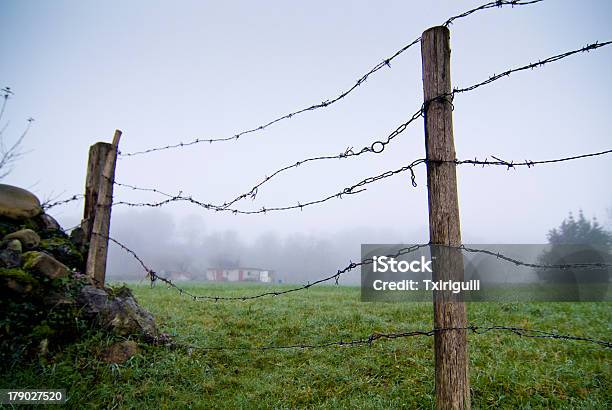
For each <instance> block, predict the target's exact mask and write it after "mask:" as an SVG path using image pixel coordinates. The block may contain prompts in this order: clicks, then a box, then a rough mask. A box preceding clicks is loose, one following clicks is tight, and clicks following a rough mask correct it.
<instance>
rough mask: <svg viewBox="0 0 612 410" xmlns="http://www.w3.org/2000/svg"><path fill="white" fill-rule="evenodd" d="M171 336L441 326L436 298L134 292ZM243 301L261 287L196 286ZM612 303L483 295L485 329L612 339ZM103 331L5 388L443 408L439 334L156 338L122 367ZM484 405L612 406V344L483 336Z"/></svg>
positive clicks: (92, 400) (241, 402)
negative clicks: (435, 318) (335, 343)
mask: <svg viewBox="0 0 612 410" xmlns="http://www.w3.org/2000/svg"><path fill="white" fill-rule="evenodd" d="M133 288H134V290H135V293H136V295H137V297H138V299H139V300H140V301H141V303H142V304H143V305H144V306H145V307H146V308H147V309H150V311H151V312H152V313H154V314H155V315H156V317H157V318H158V322H159V324H160V327H161V329H162V330H163V331H165V332H168V333H170V334H171V335H173V337H174V338H175V339H176V340H177V341H180V342H186V343H193V344H197V345H201V346H243V347H249V346H261V345H267V344H292V343H297V344H300V343H321V342H325V341H330V340H339V339H345V340H348V339H350V338H356V337H357V338H358V337H364V336H367V335H369V334H370V333H372V332H400V331H406V330H413V329H430V328H431V327H432V320H431V317H432V308H431V304H428V303H405V304H400V303H362V302H360V301H359V290H358V289H356V288H344V287H324V286H322V287H315V288H311V289H309V290H308V291H303V292H298V293H295V294H290V295H286V296H282V297H276V298H267V299H259V300H255V301H250V302H193V301H191V300H189V299H188V298H185V297H180V296H179V295H178V294H177V293H176V292H174V291H172V290H168V289H166V288H164V287H156V288H154V289H150V288H148V287H145V286H133ZM189 288H190V290H192V291H194V292H197V293H212V294H219V295H225V296H229V295H241V294H245V293H255V292H257V291H260V290H261V288H258V287H256V286H255V285H252V286H244V285H241V286H229V285H225V286H223V285H199V286H190V287H189ZM611 307H612V305H611V304H610V303H523V304H499V303H472V304H470V305H469V308H468V311H469V320H470V322H472V323H474V324H479V325H490V324H501V325H515V326H521V327H531V328H537V329H542V330H549V331H556V332H559V333H568V334H574V335H582V336H593V337H596V338H601V339H606V340H610V339H612V330H611V324H612V309H610V308H611ZM110 342H111V341H109V340H107V339H104V338H101V337H94V338H92V339H90V340H87V341H85V342H82V343H80V344H76V345H73V346H72V347H70V348H69V349H67V350H66V351H65V352H64V353H62V354H61V355H59V356H57V357H56V358H55V359H53V360H52V361H49V362H46V363H36V364H33V365H30V366H27V367H26V366H22V367H21V368H19V369H13V370H12V371H11V372H10V373H9V374H5V375H3V376H0V388H8V387H10V388H17V387H20V388H40V387H42V386H45V387H47V388H66V389H67V392H68V395H69V396H70V401H69V403H68V406H69V407H71V408H82V407H99V408H139V409H142V408H185V407H192V408H211V407H212V408H279V409H282V408H296V407H298V408H304V407H308V408H312V407H315V408H360V409H367V408H432V407H433V404H434V403H433V396H434V384H433V377H434V370H433V369H434V368H433V350H432V349H433V347H432V343H433V340H432V338H429V337H422V336H419V337H411V338H406V339H399V340H391V341H378V342H375V343H374V344H373V345H372V346H364V347H350V348H347V347H332V348H327V349H319V350H299V349H291V350H284V351H212V352H211V351H209V352H206V351H199V350H197V349H196V350H193V351H189V350H187V349H177V350H170V349H168V348H165V347H155V346H144V347H143V348H142V351H141V353H140V354H139V355H137V356H135V357H133V358H132V359H130V360H129V361H128V362H127V363H125V364H123V365H109V364H106V363H104V362H103V361H101V360H100V359H99V358H98V354H99V352H100V351H101V350H102V349H103V348H104V347H105V346H107V345H108V344H109V343H110ZM469 342H470V359H471V368H470V375H471V385H472V400H473V407H474V408H588V409H591V408H602V409H603V408H610V406H611V403H612V388H611V387H612V386H611V385H610V375H611V369H610V363H611V359H612V351H611V350H610V349H608V350H606V349H604V348H602V347H599V346H596V345H592V344H588V343H584V342H572V341H568V342H564V341H557V340H545V339H527V338H521V337H518V336H515V335H512V334H508V333H499V332H497V333H487V334H482V335H470V336H469Z"/></svg>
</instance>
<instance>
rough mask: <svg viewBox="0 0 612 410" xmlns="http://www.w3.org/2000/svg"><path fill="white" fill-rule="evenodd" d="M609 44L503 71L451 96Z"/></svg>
mask: <svg viewBox="0 0 612 410" xmlns="http://www.w3.org/2000/svg"><path fill="white" fill-rule="evenodd" d="M610 44H612V41H604V42H601V43H600V42H598V41H596V42H595V43H591V44H587V45H586V46H584V47H582V48H579V49H576V50H572V51H568V52H565V53H562V54H557V55H555V56H552V57H548V58H545V59H544V60H540V61H538V62H536V63H530V64H527V65H524V66H521V67H516V68H512V69H510V70H507V71H504V72H503V73H501V74H494V75H492V76H490V77H489V78H488V79H486V80H484V81H481V82H479V83H476V84H473V85H471V86H469V87H465V88H460V87H456V88H454V89H453V91H452V92H451V95H452V96H454V95H456V94H460V93H465V92H469V91H473V90H475V89H477V88H479V87H482V86H483V85H487V84H490V83H492V82H494V81H497V80H499V79H500V78H503V77H508V76H510V75H511V74H513V73H516V72H519V71H525V70H531V69H534V68H538V67H542V66H544V65H546V64H549V63H554V62H555V61H559V60H562V59H564V58H567V57H569V56H572V55H574V54H579V53H585V52H589V51H591V50H596V49H598V48H601V47H605V46H608V45H610Z"/></svg>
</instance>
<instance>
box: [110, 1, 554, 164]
mask: <svg viewBox="0 0 612 410" xmlns="http://www.w3.org/2000/svg"><path fill="white" fill-rule="evenodd" d="M540 1H542V0H532V1H521V0H497V1H492V2H489V3H486V4H483V5H481V6H479V7H476V8H474V9H471V10H468V11H466V12H463V13H461V14H458V15H456V16H452V17H450V18H448V19H447V20H446V21H445V22H444V23H443V25H444V26H449V25H451V24H453V22H454V21H456V20H458V19H461V18H464V17H467V16H470V15H471V14H473V13H476V12H478V11H481V10H486V9H490V8H501V7H504V6H511V7H512V8H513V7H514V6H526V5H530V4H535V3H539V2H540ZM420 41H421V37H420V36H419V37H418V38H416V39H415V40H413V41H412V42H410V43H408V44H407V45H405V46H404V47H402V48H400V49H399V50H397V51H396V52H395V53H394V54H393V55H391V56H390V57H387V58H385V59H384V60H382V61H381V62H380V63H378V64H376V65H375V66H374V67H373V68H372V69H371V70H370V71H368V72H367V73H366V74H364V75H363V76H362V77H361V78H359V79H358V80H357V82H356V83H355V84H354V85H353V86H352V87H351V88H349V89H348V90H346V91H344V92H342V93H341V94H340V95H338V96H337V97H335V98H332V99H327V100H325V101H322V102H320V103H318V104H314V105H311V106H309V107H306V108H302V109H299V110H297V111H293V112H291V113H289V114H285V115H283V116H280V117H278V118H276V119H274V120H272V121H269V122H267V123H265V124H262V125H260V126H258V127H255V128H251V129H248V130H245V131H241V132H239V133H237V134H234V135H233V136H230V137H225V138H196V139H195V140H192V141H189V142H179V143H177V144H170V145H166V146H163V147H154V148H149V149H145V150H142V151H135V152H129V153H120V154H119V155H120V156H122V157H131V156H135V155H143V154H148V153H151V152H156V151H163V150H168V149H174V148H182V147H187V146H190V145H195V144H200V143H204V142H207V143H210V144H212V143H213V142H227V141H237V140H238V139H239V138H240V137H241V136H243V135H246V134H251V133H254V132H258V131H262V130H264V129H266V128H268V127H269V126H271V125H273V124H276V123H278V122H280V121H283V120H287V119H289V118H293V117H294V116H297V115H300V114H303V113H305V112H307V111H314V110H317V109H320V108H325V107H328V106H330V105H332V104H334V103H336V102H338V101H340V100H342V99H343V98H344V97H346V96H347V95H349V94H350V93H351V92H353V91H354V90H355V89H356V88H357V87H359V86H360V85H361V84H363V83H364V82H365V81H366V80H367V79H368V77H370V76H371V75H373V74H375V73H376V72H377V71H379V70H380V69H382V68H384V67H391V61H392V60H394V59H395V58H396V57H398V56H399V55H401V54H402V53H404V52H405V51H406V50H408V49H410V48H411V47H412V46H414V45H416V44H418V43H419V42H420Z"/></svg>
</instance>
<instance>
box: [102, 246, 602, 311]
mask: <svg viewBox="0 0 612 410" xmlns="http://www.w3.org/2000/svg"><path fill="white" fill-rule="evenodd" d="M97 235H100V234H97ZM105 237H106V238H107V239H109V240H110V241H112V242H113V243H115V244H117V245H118V246H119V247H121V248H122V249H123V250H124V251H126V252H127V253H129V254H130V255H132V257H134V258H135V259H136V261H138V263H139V264H140V265H141V266H142V268H143V269H144V270H145V272H146V273H147V275H146V277H147V278H148V279H149V280H150V281H151V285H153V284H154V283H155V282H156V281H160V282H162V283H164V284H166V285H167V286H168V287H169V288H173V289H175V290H176V291H178V292H179V294H180V295H182V296H186V297H189V298H191V299H192V300H194V301H203V300H208V301H215V302H218V301H247V300H253V299H260V298H263V297H267V296H280V295H286V294H289V293H294V292H299V291H302V290H307V289H309V288H311V287H313V286H316V285H319V284H321V283H325V282H329V281H334V282H335V284H336V285H337V284H338V281H339V279H340V276H342V275H343V274H345V273H348V272H350V271H352V270H354V269H355V268H357V267H361V266H367V265H371V264H372V263H374V258H373V257H370V258H365V259H362V260H361V261H359V262H353V261H350V263H349V264H348V265H347V266H345V267H344V268H342V269H338V270H337V271H336V272H335V273H333V274H329V275H327V276H325V277H323V278H321V279H318V280H316V281H314V282H308V283H307V284H305V285H301V286H296V287H294V288H290V289H285V290H277V291H266V292H262V293H259V294H256V295H250V296H218V295H197V294H194V293H192V292H189V291H188V290H185V289H183V288H181V287H180V286H178V285H176V284H175V283H174V282H173V281H172V280H171V279H169V278H166V277H163V276H160V275H158V274H157V273H156V272H155V271H154V270H153V269H151V268H150V267H148V266H147V265H146V264H145V263H144V261H143V260H142V259H141V258H140V257H139V256H138V255H137V254H136V252H134V251H133V250H132V249H130V248H128V247H127V246H126V245H124V244H122V243H121V242H119V241H118V240H116V239H114V238H111V237H110V236H105ZM430 246H436V247H445V248H451V249H458V250H462V251H466V252H470V253H483V254H487V255H490V256H494V257H495V258H497V259H501V260H505V261H507V262H511V263H513V264H515V265H516V266H526V267H531V268H542V269H575V268H580V269H601V268H609V267H612V264H611V263H600V262H596V263H568V264H555V265H546V264H536V263H530V262H523V261H520V260H517V259H514V258H511V257H508V256H505V255H503V254H501V253H499V252H493V251H489V250H486V249H476V248H470V247H466V246H465V245H464V244H461V245H459V246H452V245H442V244H435V245H434V244H431V243H425V244H416V245H410V246H406V247H403V248H400V249H398V250H397V251H396V252H394V253H391V254H388V255H385V256H387V257H388V258H397V257H399V256H403V255H408V254H411V253H414V252H416V251H417V250H419V249H422V248H428V247H430Z"/></svg>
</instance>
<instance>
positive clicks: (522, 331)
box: [152, 325, 612, 351]
mask: <svg viewBox="0 0 612 410" xmlns="http://www.w3.org/2000/svg"><path fill="white" fill-rule="evenodd" d="M449 331H470V332H472V333H474V334H480V335H482V334H485V333H489V332H493V331H507V332H510V333H511V334H513V335H517V336H520V337H526V338H534V339H554V340H562V341H580V342H587V343H593V344H597V345H599V346H602V347H604V348H607V349H610V348H612V342H610V341H608V340H603V339H596V338H593V337H584V336H575V335H568V334H560V333H555V332H549V331H544V330H539V329H529V328H524V327H516V326H502V325H493V326H477V325H469V326H465V327H448V328H434V329H431V330H411V331H407V332H399V333H381V332H374V333H371V334H370V335H368V336H367V337H361V338H354V337H351V338H343V339H339V340H333V341H326V342H321V343H312V342H310V343H294V344H284V345H274V344H271V345H262V346H228V345H224V346H202V345H197V344H192V343H185V342H182V343H181V342H175V341H171V340H168V339H167V338H153V339H152V342H154V343H155V342H158V343H159V344H165V345H166V346H168V347H172V348H183V349H189V351H193V350H199V351H267V350H292V349H302V350H305V349H325V348H330V347H356V346H364V345H365V346H372V344H373V343H374V342H376V341H379V340H395V339H402V338H407V337H415V336H425V337H432V336H434V335H435V334H436V333H441V332H449Z"/></svg>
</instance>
